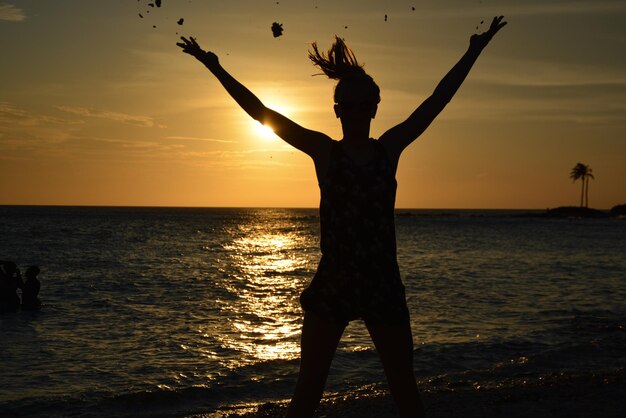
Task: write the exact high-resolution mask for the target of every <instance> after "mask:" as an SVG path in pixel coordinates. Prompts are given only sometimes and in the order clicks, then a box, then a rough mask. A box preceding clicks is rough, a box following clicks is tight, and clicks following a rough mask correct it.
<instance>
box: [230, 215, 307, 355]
mask: <svg viewBox="0 0 626 418" xmlns="http://www.w3.org/2000/svg"><path fill="white" fill-rule="evenodd" d="M242 228H243V229H242V232H243V234H242V235H241V236H240V237H239V238H237V239H235V240H233V241H232V242H231V243H230V244H228V245H226V246H225V247H224V249H225V250H226V251H227V253H228V254H229V258H230V261H231V263H232V264H233V265H232V266H231V267H234V270H231V271H236V272H237V274H235V275H233V277H232V278H231V279H232V280H231V284H230V286H229V288H228V290H229V291H231V292H233V293H234V294H235V295H236V298H235V300H234V301H233V300H229V301H224V302H223V303H222V304H221V309H222V311H223V312H224V313H225V317H226V320H227V321H228V323H229V324H230V328H231V332H229V333H224V334H222V335H220V336H219V337H218V338H219V340H220V343H221V345H222V346H224V347H228V348H229V349H232V350H236V351H237V352H239V353H242V355H241V356H240V357H239V360H238V361H237V364H230V366H240V365H242V364H245V363H248V362H255V361H266V360H276V359H282V360H290V359H294V358H297V357H298V356H299V352H300V349H299V339H298V336H299V334H300V327H301V312H300V308H299V303H298V296H299V293H300V288H301V282H300V281H299V279H298V278H297V277H295V276H296V275H297V274H295V273H294V272H297V271H299V270H301V269H306V268H307V266H308V263H309V260H307V259H306V257H302V256H298V252H297V251H294V249H295V248H302V246H303V245H305V246H306V245H307V244H306V243H304V242H303V240H305V239H306V238H304V237H302V236H301V235H299V234H298V233H297V232H293V231H292V232H289V228H288V227H285V226H284V225H283V227H282V228H281V231H280V232H271V231H270V232H266V231H264V230H263V228H259V227H251V226H248V227H242ZM284 231H288V232H284Z"/></svg>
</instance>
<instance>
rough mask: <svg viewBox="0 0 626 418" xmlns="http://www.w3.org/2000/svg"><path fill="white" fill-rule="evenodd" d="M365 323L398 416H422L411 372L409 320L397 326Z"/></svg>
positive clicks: (411, 341)
mask: <svg viewBox="0 0 626 418" xmlns="http://www.w3.org/2000/svg"><path fill="white" fill-rule="evenodd" d="M365 324H366V325H367V330H368V331H369V333H370V336H371V337H372V341H374V345H375V346H376V350H377V351H378V355H379V356H380V359H381V361H382V363H383V367H384V369H385V375H386V376H387V382H388V383H389V388H390V389H391V395H392V396H393V399H394V400H395V402H396V405H397V406H398V411H399V412H400V417H402V418H418V417H420V418H421V417H424V416H425V415H424V407H423V406H422V401H421V399H420V396H419V393H418V390H417V383H416V382H415V374H414V371H413V336H412V335H411V325H410V324H409V321H406V322H404V323H402V324H397V325H386V324H370V323H367V322H366V323H365Z"/></svg>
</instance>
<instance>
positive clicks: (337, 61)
mask: <svg viewBox="0 0 626 418" xmlns="http://www.w3.org/2000/svg"><path fill="white" fill-rule="evenodd" d="M312 47H313V51H309V58H310V59H311V61H313V64H315V65H316V66H317V67H319V68H320V69H321V70H322V72H323V73H324V74H326V76H328V78H331V79H333V80H339V82H338V83H337V85H336V86H335V94H334V100H335V104H339V105H341V104H342V103H344V104H345V105H346V106H347V107H351V106H352V107H356V106H365V105H366V103H370V104H371V105H372V106H376V105H377V104H378V103H379V102H380V89H379V87H378V85H377V84H376V83H375V82H374V79H373V78H372V77H370V76H369V75H368V74H367V73H366V72H365V70H364V69H363V65H360V64H359V63H358V61H357V59H356V57H355V55H354V52H352V50H351V49H350V48H348V47H347V46H346V44H345V42H344V40H343V39H341V38H339V37H338V36H336V35H335V42H334V43H333V45H332V46H331V47H330V49H329V50H328V53H323V52H320V51H319V49H318V47H317V43H316V42H313V44H312Z"/></svg>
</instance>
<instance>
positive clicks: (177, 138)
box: [165, 136, 234, 143]
mask: <svg viewBox="0 0 626 418" xmlns="http://www.w3.org/2000/svg"><path fill="white" fill-rule="evenodd" d="M165 139H167V140H171V141H205V142H221V143H232V142H234V141H228V140H225V139H214V138H199V137H194V136H168V137H165Z"/></svg>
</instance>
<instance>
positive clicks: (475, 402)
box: [195, 370, 626, 418]
mask: <svg viewBox="0 0 626 418" xmlns="http://www.w3.org/2000/svg"><path fill="white" fill-rule="evenodd" d="M625 377H626V373H625V372H624V370H620V371H619V372H617V373H615V372H612V373H610V374H599V373H590V374H589V375H585V376H576V377H574V376H565V375H560V376H555V377H552V378H529V379H524V378H516V381H515V382H511V381H509V382H502V384H501V385H498V386H499V387H493V388H482V387H480V388H476V387H475V386H474V385H471V384H468V385H467V386H468V387H461V388H448V389H443V388H440V389H433V390H430V389H428V388H425V389H426V390H424V391H423V393H422V398H423V401H424V405H425V409H426V416H427V417H429V418H452V417H467V418H479V417H481V418H490V417H502V418H504V417H506V418H521V417H525V418H526V417H532V418H574V417H576V418H578V417H580V418H587V417H594V418H618V417H620V418H621V417H623V416H624V408H625V406H626V403H625V401H624V399H626V379H625ZM517 380H519V381H517ZM511 383H513V385H511ZM286 405H287V401H283V402H271V403H265V404H261V405H249V406H243V405H242V406H238V407H231V408H224V409H222V410H220V411H218V412H216V413H212V414H207V415H195V417H196V418H198V417H205V418H257V417H258V418H261V417H263V418H269V417H283V416H284V414H285V410H286ZM397 416H398V415H397V413H396V409H395V406H394V404H393V401H392V399H391V397H390V396H389V395H388V394H387V393H386V391H385V390H384V388H383V387H382V386H377V387H368V388H362V389H359V390H357V391H353V392H350V393H348V394H327V395H326V396H325V397H324V399H323V401H322V403H321V405H320V407H319V409H318V412H317V414H316V417H320V418H322V417H326V418H333V417H336V418H344V417H345V418H352V417H354V418H356V417H359V418H386V417H397Z"/></svg>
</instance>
